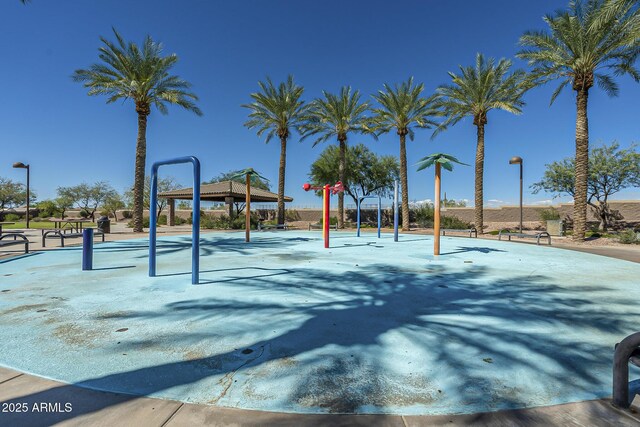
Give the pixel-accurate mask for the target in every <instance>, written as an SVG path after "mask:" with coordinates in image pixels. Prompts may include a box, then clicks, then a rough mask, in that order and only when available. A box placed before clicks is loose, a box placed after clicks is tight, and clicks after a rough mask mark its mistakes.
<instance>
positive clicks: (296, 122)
mask: <svg viewBox="0 0 640 427" xmlns="http://www.w3.org/2000/svg"><path fill="white" fill-rule="evenodd" d="M258 85H259V86H260V92H256V93H252V94H251V98H253V102H252V103H251V104H245V105H243V107H245V108H248V109H249V110H251V113H250V114H249V120H247V122H246V123H245V124H244V125H245V126H246V127H248V128H249V129H253V128H258V136H262V135H263V134H264V133H266V135H267V139H266V140H265V142H267V143H268V142H269V141H270V140H271V139H272V138H273V137H274V136H277V137H278V138H280V169H279V170H278V214H277V221H278V224H279V225H280V224H284V178H285V176H284V173H285V168H286V166H287V140H288V139H289V137H290V136H291V131H290V129H295V130H296V131H298V132H301V126H302V124H303V123H304V121H305V120H306V112H307V106H306V105H304V101H302V100H300V97H301V96H302V93H303V92H304V88H303V87H302V86H298V85H296V84H295V83H294V82H293V76H291V75H290V76H289V77H288V78H287V81H286V82H283V83H280V84H279V85H278V87H276V86H274V84H273V82H272V81H271V79H270V78H269V77H267V81H266V82H258Z"/></svg>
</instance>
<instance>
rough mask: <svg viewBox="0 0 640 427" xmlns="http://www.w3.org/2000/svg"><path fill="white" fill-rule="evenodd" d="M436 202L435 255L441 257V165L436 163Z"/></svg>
mask: <svg viewBox="0 0 640 427" xmlns="http://www.w3.org/2000/svg"><path fill="white" fill-rule="evenodd" d="M435 190H436V200H435V202H434V208H433V254H434V255H440V163H438V162H436V189H435Z"/></svg>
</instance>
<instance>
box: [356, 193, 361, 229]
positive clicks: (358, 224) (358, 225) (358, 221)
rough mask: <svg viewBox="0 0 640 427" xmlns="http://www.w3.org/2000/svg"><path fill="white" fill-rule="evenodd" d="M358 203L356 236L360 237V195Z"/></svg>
mask: <svg viewBox="0 0 640 427" xmlns="http://www.w3.org/2000/svg"><path fill="white" fill-rule="evenodd" d="M356 205H357V211H358V213H357V219H356V237H360V197H358V198H357V200H356Z"/></svg>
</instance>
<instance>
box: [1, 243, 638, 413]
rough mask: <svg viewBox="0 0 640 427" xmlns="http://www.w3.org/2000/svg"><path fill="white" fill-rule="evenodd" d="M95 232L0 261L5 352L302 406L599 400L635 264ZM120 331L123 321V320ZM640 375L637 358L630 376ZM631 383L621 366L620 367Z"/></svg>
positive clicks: (106, 378)
mask: <svg viewBox="0 0 640 427" xmlns="http://www.w3.org/2000/svg"><path fill="white" fill-rule="evenodd" d="M201 245H202V246H201V275H200V279H201V284H199V285H191V274H190V270H189V269H190V266H191V261H190V255H191V254H190V249H191V238H190V236H180V237H165V238H161V239H159V241H158V274H159V276H158V277H153V278H150V277H147V272H148V240H129V241H119V242H111V243H106V244H98V245H96V246H95V252H94V268H95V270H93V271H85V272H83V271H81V249H80V248H66V249H60V250H53V251H48V252H44V253H38V254H34V255H32V256H26V257H23V258H20V259H13V260H10V261H6V262H3V263H0V282H1V284H0V291H2V292H1V293H0V340H1V342H2V343H3V351H2V352H1V354H0V365H2V366H5V367H10V368H14V369H18V370H21V371H25V372H29V373H32V374H36V375H40V376H44V377H47V378H52V379H56V380H60V381H63V382H67V383H71V384H76V385H79V386H83V387H89V388H94V389H100V390H109V391H115V392H123V393H129V394H139V395H146V396H153V397H159V398H165V399H175V400H180V401H184V402H193V403H204V404H215V405H219V406H227V407H238V408H245V409H260V410H268V411H286V412H301V413H327V412H330V413H391V414H445V413H473V412H481V411H493V410H499V409H507V408H521V407H530V406H542V405H551V404H557V403H564V402H573V401H580V400H586V399H594V398H601V397H605V396H608V395H610V390H611V360H612V355H613V346H614V344H615V343H616V342H618V341H620V340H621V339H622V338H623V337H624V336H626V335H628V334H629V333H632V332H635V331H636V330H637V328H638V322H637V319H638V318H639V317H638V315H639V314H640V313H639V312H640V307H639V304H638V301H640V282H638V277H640V265H639V264H634V263H630V262H626V261H620V260H615V259H611V258H605V257H599V256H594V255H589V254H585V253H579V252H573V251H567V250H561V249H555V248H553V247H545V246H540V247H538V246H535V245H528V244H519V243H507V242H498V241H491V240H477V239H468V238H455V237H443V238H442V255H441V256H440V257H438V258H434V257H433V256H432V255H430V254H431V253H432V250H433V240H432V237H430V236H411V235H407V236H400V242H398V243H395V242H393V238H392V236H390V235H383V237H382V238H381V239H377V238H376V237H375V235H373V234H365V235H364V236H363V237H361V238H356V237H353V234H352V233H349V234H347V233H334V234H333V235H332V239H331V245H332V248H331V249H328V250H327V249H324V248H323V247H322V239H321V235H320V233H317V232H292V231H288V232H263V233H254V234H253V235H252V242H251V243H249V244H247V243H245V242H244V233H212V234H205V235H204V236H203V237H202V243H201ZM125 328H126V330H125ZM636 372H637V371H636ZM632 378H633V377H632Z"/></svg>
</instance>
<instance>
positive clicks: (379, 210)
mask: <svg viewBox="0 0 640 427" xmlns="http://www.w3.org/2000/svg"><path fill="white" fill-rule="evenodd" d="M381 204H382V199H381V198H380V196H378V239H379V238H380V226H381V224H382V212H381V211H382V208H381V206H380V205H381Z"/></svg>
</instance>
